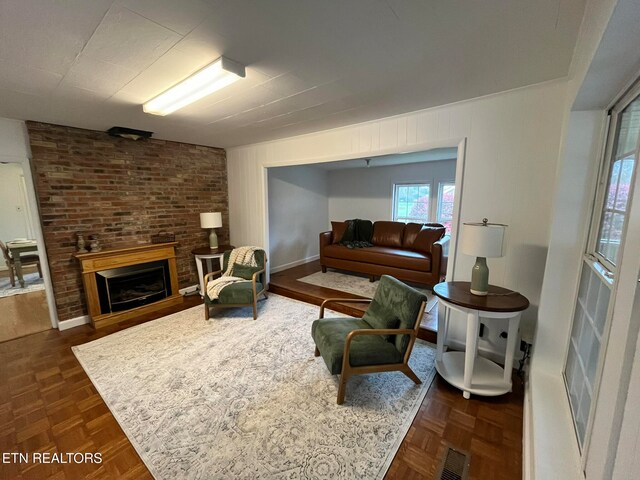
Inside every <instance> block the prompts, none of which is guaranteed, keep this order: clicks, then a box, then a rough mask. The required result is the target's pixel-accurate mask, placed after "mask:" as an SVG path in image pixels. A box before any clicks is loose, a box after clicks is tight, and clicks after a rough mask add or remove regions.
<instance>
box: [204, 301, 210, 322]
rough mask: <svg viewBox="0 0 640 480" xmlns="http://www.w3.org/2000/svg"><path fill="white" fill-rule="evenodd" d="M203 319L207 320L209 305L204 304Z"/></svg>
mask: <svg viewBox="0 0 640 480" xmlns="http://www.w3.org/2000/svg"><path fill="white" fill-rule="evenodd" d="M204 319H205V320H209V305H207V304H206V303H205V304H204Z"/></svg>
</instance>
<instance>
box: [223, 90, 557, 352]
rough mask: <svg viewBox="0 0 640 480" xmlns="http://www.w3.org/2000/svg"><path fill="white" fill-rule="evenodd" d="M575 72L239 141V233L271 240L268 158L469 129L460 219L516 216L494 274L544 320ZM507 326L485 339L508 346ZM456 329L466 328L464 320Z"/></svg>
mask: <svg viewBox="0 0 640 480" xmlns="http://www.w3.org/2000/svg"><path fill="white" fill-rule="evenodd" d="M565 92H566V82H565V81H557V82H550V83H546V84H542V85H536V86H532V87H528V88H523V89H518V90H514V91H510V92H503V93H501V94H498V95H492V96H488V97H483V98H478V99H474V100H470V101H465V102H461V103H458V104H454V105H447V106H443V107H438V108H432V109H427V110H421V111H418V112H414V113H410V114H405V115H399V116H396V117H391V118H386V119H381V120H377V121H372V122H368V123H363V124H358V125H352V126H348V127H343V128H338V129H334V130H328V131H323V132H317V133H314V134H309V135H304V136H299V137H292V138H288V139H283V140H277V141H273V142H266V143H259V144H255V145H247V146H242V147H236V148H230V149H229V150H228V151H227V158H228V169H229V171H228V175H229V210H230V223H231V240H232V242H233V243H237V244H257V245H261V244H264V243H265V242H266V241H267V238H266V230H265V223H266V222H265V220H266V209H265V183H266V182H265V173H264V170H265V167H269V166H276V165H292V164H309V163H318V162H326V161H335V160H343V159H348V158H362V157H365V156H375V155H383V154H391V153H399V152H409V151H422V150H428V149H430V148H437V147H445V146H449V147H451V146H456V145H458V144H459V143H460V141H461V140H462V139H465V138H466V139H467V147H466V155H465V162H466V163H465V171H464V172H457V173H460V174H461V175H462V183H463V192H462V202H461V205H462V210H461V215H460V221H461V222H464V221H479V220H481V219H482V218H483V217H487V218H489V219H490V220H491V221H495V222H499V223H506V224H508V225H509V228H508V232H507V243H506V255H505V256H504V257H503V258H499V259H489V268H490V269H491V282H492V283H494V284H497V285H503V286H505V287H508V288H512V289H515V290H518V291H520V292H522V293H523V294H524V295H526V296H527V297H528V298H529V300H530V301H531V304H532V306H531V308H530V309H529V310H528V311H527V312H525V313H524V315H523V318H524V320H525V321H524V323H525V325H526V324H527V323H529V324H531V323H534V322H535V321H536V318H537V312H538V305H539V298H540V290H541V285H542V277H543V274H544V265H545V260H546V256H547V247H548V241H549V232H550V225H551V211H552V198H553V195H552V194H553V189H554V178H555V174H556V168H557V162H558V152H559V147H560V137H561V129H562V121H563V114H564V105H565ZM474 260H475V259H473V258H471V257H467V256H465V255H458V259H457V263H456V267H455V271H454V273H453V278H454V279H457V280H468V279H469V278H470V275H471V267H472V266H473V262H474ZM501 328H502V327H500V326H496V325H495V324H494V325H491V326H490V328H489V330H490V331H491V332H493V333H492V337H491V338H490V341H489V342H486V341H484V340H481V342H480V344H481V348H483V349H486V350H494V351H500V352H502V351H503V349H504V342H502V341H501V340H499V339H497V335H499V333H500V329H501ZM451 333H452V335H453V337H455V338H458V339H463V338H464V333H465V331H464V324H463V323H460V322H458V323H456V324H454V325H452V330H451Z"/></svg>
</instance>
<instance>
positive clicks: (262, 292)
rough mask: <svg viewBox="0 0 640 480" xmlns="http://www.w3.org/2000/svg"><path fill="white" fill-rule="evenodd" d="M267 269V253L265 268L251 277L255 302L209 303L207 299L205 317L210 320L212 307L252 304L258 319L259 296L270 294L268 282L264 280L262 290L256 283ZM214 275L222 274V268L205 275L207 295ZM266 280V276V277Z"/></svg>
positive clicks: (255, 316) (254, 314)
mask: <svg viewBox="0 0 640 480" xmlns="http://www.w3.org/2000/svg"><path fill="white" fill-rule="evenodd" d="M266 270H267V257H266V255H265V257H264V268H263V269H262V270H258V271H257V272H255V273H254V274H253V276H252V277H251V286H252V290H253V302H252V303H215V304H207V302H206V300H205V302H204V319H205V320H209V309H210V308H230V307H248V306H252V307H253V319H254V320H256V319H257V318H258V297H259V296H260V295H264V298H268V296H269V295H268V294H267V282H266V281H265V282H263V283H262V290H260V291H257V286H256V283H257V282H258V277H259V276H260V275H261V274H263V273H265V272H266ZM214 275H222V270H217V271H215V272H210V273H207V274H206V275H205V276H204V287H205V291H204V292H203V294H204V295H207V291H206V288H207V284H208V283H209V280H210V279H211V278H212V277H213V276H214ZM265 280H266V278H265Z"/></svg>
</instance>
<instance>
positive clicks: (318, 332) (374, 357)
mask: <svg viewBox="0 0 640 480" xmlns="http://www.w3.org/2000/svg"><path fill="white" fill-rule="evenodd" d="M332 302H340V303H347V302H351V303H353V302H358V303H365V302H371V303H370V305H369V307H368V308H367V311H366V312H365V314H364V316H363V317H362V318H324V309H325V307H326V306H327V305H328V304H330V303H332ZM426 303H427V296H426V295H425V294H424V293H422V292H419V291H417V290H415V289H413V288H411V287H409V286H408V285H405V284H404V283H402V282H400V281H399V280H396V279H395V278H393V277H390V276H388V275H383V276H382V277H381V278H380V285H378V288H377V289H376V293H375V295H374V297H373V299H362V298H361V299H343V298H340V299H338V298H334V299H328V300H325V301H324V302H323V304H322V306H321V307H320V318H319V319H318V320H315V321H314V322H313V324H312V325H311V336H312V337H313V340H314V342H315V344H316V351H315V355H316V357H317V356H319V355H322V359H323V360H324V362H325V363H326V365H327V368H328V369H329V371H330V372H331V374H332V375H338V374H339V375H340V387H339V389H338V405H341V404H342V403H343V402H344V396H345V388H346V384H347V380H348V379H349V377H351V376H352V375H360V374H364V373H378V372H392V371H400V372H402V373H404V374H405V375H406V376H407V377H409V378H410V379H411V380H413V381H414V382H415V383H421V382H420V379H419V378H418V377H417V376H416V374H415V373H414V372H413V370H411V368H410V367H409V357H410V356H411V350H412V349H413V344H414V343H415V340H416V337H417V336H418V328H420V320H421V319H422V315H423V314H424V309H425V306H426Z"/></svg>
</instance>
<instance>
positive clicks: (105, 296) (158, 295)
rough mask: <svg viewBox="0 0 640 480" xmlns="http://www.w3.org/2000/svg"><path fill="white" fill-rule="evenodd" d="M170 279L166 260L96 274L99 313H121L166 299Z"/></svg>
mask: <svg viewBox="0 0 640 480" xmlns="http://www.w3.org/2000/svg"><path fill="white" fill-rule="evenodd" d="M169 275H170V273H169V263H168V262H167V260H161V261H157V262H147V263H141V264H138V265H131V266H127V267H119V268H112V269H109V270H102V271H99V272H96V283H97V287H98V297H99V299H100V312H101V313H102V314H108V313H115V312H122V311H125V310H130V309H132V308H136V307H141V306H143V305H148V304H150V303H154V302H157V301H158V300H162V299H164V298H167V297H169V296H170V295H171V294H172V292H171V283H170V282H169Z"/></svg>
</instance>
